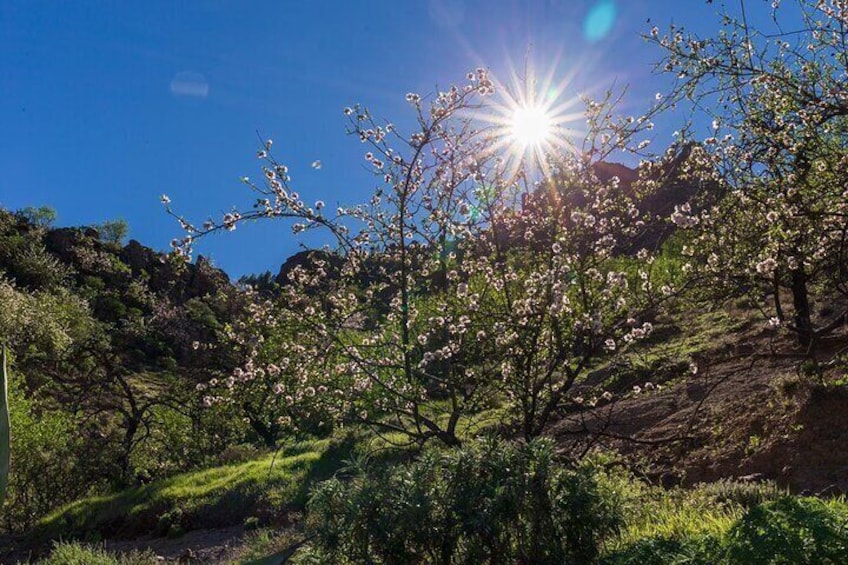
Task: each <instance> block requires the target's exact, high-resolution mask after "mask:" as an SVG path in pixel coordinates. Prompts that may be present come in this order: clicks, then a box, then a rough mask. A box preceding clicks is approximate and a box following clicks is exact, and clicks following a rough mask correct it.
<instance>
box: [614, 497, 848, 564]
mask: <svg viewBox="0 0 848 565" xmlns="http://www.w3.org/2000/svg"><path fill="white" fill-rule="evenodd" d="M726 486H727V485H724V486H723V487H720V488H721V489H724V488H726ZM703 492H704V489H703V488H701V489H698V490H696V491H693V492H692V493H690V494H689V495H687V496H686V500H688V504H689V505H690V506H691V507H692V508H696V507H698V506H700V505H701V503H702V499H701V494H703ZM737 493H738V491H737ZM768 496H771V494H770V493H768ZM742 500H743V501H744V502H750V501H751V500H752V499H751V498H750V497H749V496H743V497H742ZM699 501H700V502H699ZM665 504H667V501H665V502H663V503H661V506H662V505H665ZM714 504H715V502H713V503H712V510H710V509H709V508H710V506H708V507H707V510H706V511H705V513H704V514H703V517H704V518H707V517H709V516H710V515H711V514H714V513H715V506H714ZM658 508H659V507H658V506H655V505H653V506H652V509H653V510H654V511H656V510H657V509H658ZM669 517H670V516H669V514H668V513H665V512H662V511H660V512H658V513H655V516H654V521H655V524H656V525H657V528H656V529H655V530H654V531H653V532H652V533H649V532H647V531H643V532H642V534H641V535H639V536H637V537H635V538H633V539H632V541H631V542H629V543H627V544H623V546H619V548H618V549H615V550H613V551H610V552H609V553H608V554H607V555H606V556H605V557H604V559H603V563H605V564H609V565H613V564H614V565H653V564H656V565H665V564H683V563H701V564H707V563H723V564H728V565H760V564H761V565H790V564H792V565H795V564H799V565H802V564H810V565H812V564H825V565H826V564H832V565H836V564H838V563H844V562H845V556H846V555H848V531H846V524H848V505H846V504H845V502H844V500H831V501H823V500H820V499H817V498H798V497H792V496H780V497H779V498H777V499H776V500H771V501H769V502H765V503H762V504H757V505H755V506H753V507H751V508H750V509H749V510H748V511H747V512H745V513H744V514H742V515H739V516H738V518H736V519H734V520H733V521H730V522H728V521H726V520H724V521H722V522H721V523H719V524H717V525H718V526H719V527H714V528H710V529H709V530H705V529H704V528H703V527H702V525H701V524H700V523H699V521H698V518H697V517H693V518H692V519H691V520H690V521H689V522H688V524H686V525H684V527H677V528H675V531H674V532H672V531H669V530H668V528H665V527H663V523H666V522H668V520H669Z"/></svg>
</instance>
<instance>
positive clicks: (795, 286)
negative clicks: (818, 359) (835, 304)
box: [792, 269, 815, 347]
mask: <svg viewBox="0 0 848 565" xmlns="http://www.w3.org/2000/svg"><path fill="white" fill-rule="evenodd" d="M792 303H793V305H794V306H795V329H796V331H797V332H798V342H799V343H800V344H801V345H803V346H804V347H809V346H811V345H812V344H813V339H814V338H815V332H814V331H813V321H812V314H811V312H810V300H809V296H808V295H807V274H806V273H805V272H804V271H803V269H797V270H795V271H792Z"/></svg>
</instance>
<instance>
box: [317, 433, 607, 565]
mask: <svg viewBox="0 0 848 565" xmlns="http://www.w3.org/2000/svg"><path fill="white" fill-rule="evenodd" d="M309 511H310V515H309V524H310V527H311V528H313V530H314V533H315V534H316V536H317V537H316V543H315V547H314V548H313V551H314V554H315V557H317V558H318V560H319V561H324V562H329V563H348V562H353V563H360V562H372V563H422V562H426V563H444V564H453V563H484V562H499V563H502V562H518V563H564V562H576V563H590V562H593V561H595V560H596V559H597V557H598V555H599V551H600V547H601V544H602V542H603V541H604V539H605V538H607V537H608V536H610V535H611V534H613V533H614V532H616V531H617V529H618V528H619V527H620V525H621V513H620V509H619V505H618V504H617V501H616V500H615V497H614V495H611V494H610V493H608V492H605V491H604V489H603V488H602V486H601V485H600V483H599V481H598V480H597V473H596V471H595V469H594V468H593V467H591V466H589V465H583V466H580V467H577V468H565V467H563V466H561V465H559V464H557V462H556V460H555V454H554V449H553V444H552V443H550V442H548V441H534V442H531V443H529V444H519V445H516V444H510V443H504V442H495V441H484V442H479V443H476V444H473V445H471V446H469V447H464V448H462V449H457V450H452V451H450V452H447V453H440V452H428V453H425V454H424V455H423V456H422V457H421V458H420V459H419V460H417V461H416V462H413V463H411V464H407V465H401V466H394V467H390V468H384V469H379V470H375V471H374V472H372V473H370V474H361V475H358V476H356V477H354V478H353V479H351V480H350V481H348V482H344V481H342V480H340V479H332V480H329V481H326V482H324V483H322V484H321V485H319V487H318V488H317V489H316V490H315V491H314V493H313V495H312V498H311V500H310V503H309Z"/></svg>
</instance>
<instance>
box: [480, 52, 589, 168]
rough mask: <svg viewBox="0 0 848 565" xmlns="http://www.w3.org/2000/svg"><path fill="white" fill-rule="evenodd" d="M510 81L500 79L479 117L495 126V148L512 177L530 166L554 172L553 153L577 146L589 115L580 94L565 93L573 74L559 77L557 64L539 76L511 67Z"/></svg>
mask: <svg viewBox="0 0 848 565" xmlns="http://www.w3.org/2000/svg"><path fill="white" fill-rule="evenodd" d="M509 74H510V78H509V82H507V83H501V82H499V81H497V80H496V81H495V91H496V94H495V96H494V98H493V99H492V100H491V102H490V103H489V105H488V106H487V111H486V112H485V113H484V114H483V115H480V116H478V117H480V118H481V119H482V120H483V121H485V122H487V123H489V124H490V125H491V126H492V135H493V136H494V138H495V139H496V142H495V144H494V146H493V148H492V150H493V151H495V152H497V153H498V154H500V155H502V156H503V157H504V162H505V163H506V167H507V169H506V173H507V175H508V178H510V179H511V180H514V179H516V178H517V177H519V176H522V174H524V175H526V174H527V173H529V172H530V171H535V172H537V173H541V174H543V175H548V174H550V173H551V170H550V167H551V165H550V162H551V158H552V157H553V158H556V157H558V156H561V155H563V154H564V153H566V152H571V151H574V150H575V147H574V140H575V139H576V137H577V136H578V135H579V133H580V132H579V124H580V123H581V122H582V121H583V120H584V119H585V112H584V110H583V109H582V108H581V107H580V106H581V101H580V99H579V98H578V97H577V96H574V97H567V98H566V97H563V92H564V91H565V90H566V88H567V87H568V86H569V85H570V83H571V81H572V79H573V78H574V73H571V74H569V75H568V76H567V77H566V78H564V79H563V80H561V81H559V82H555V80H554V76H555V74H556V73H555V69H554V68H551V69H550V70H549V71H548V72H547V74H546V75H545V76H544V78H542V79H541V80H540V79H537V78H536V74H535V72H534V70H533V69H532V68H530V67H528V68H526V69H525V70H524V71H523V72H522V73H518V72H516V71H515V70H511V71H510V73H509Z"/></svg>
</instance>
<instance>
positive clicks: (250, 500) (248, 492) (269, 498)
mask: <svg viewBox="0 0 848 565" xmlns="http://www.w3.org/2000/svg"><path fill="white" fill-rule="evenodd" d="M351 447H352V444H351V441H349V440H348V441H345V440H333V441H331V440H327V439H325V440H314V441H305V442H301V443H297V444H294V445H291V446H289V447H287V448H284V449H283V450H282V452H281V453H279V454H278V455H277V456H276V459H275V458H274V456H273V455H266V456H264V457H262V458H260V459H257V460H253V461H248V462H244V463H237V464H232V465H227V466H224V467H216V468H212V469H206V470H202V471H196V472H191V473H185V474H182V475H177V476H174V477H171V478H168V479H164V480H161V481H156V482H154V483H151V484H149V485H144V486H139V487H135V488H131V489H128V490H125V491H122V492H119V493H115V494H111V495H106V496H97V497H91V498H86V499H82V500H78V501H76V502H73V503H71V504H70V505H67V506H65V507H63V508H60V509H59V510H57V511H55V512H53V513H52V514H50V515H48V516H47V517H45V518H44V519H42V520H40V521H39V523H38V524H37V525H36V527H35V528H34V529H33V531H32V533H31V536H30V540H31V541H32V542H33V543H34V544H42V543H44V542H45V541H47V540H54V539H59V538H60V537H61V538H82V539H87V540H95V541H96V540H97V539H101V538H103V537H107V536H109V537H130V536H134V535H139V534H145V533H149V532H157V533H160V534H169V535H178V534H179V533H181V532H182V531H187V530H191V529H197V528H208V527H222V526H230V525H233V524H239V523H243V521H244V520H245V519H247V518H249V517H256V518H258V519H259V522H260V523H263V522H271V521H273V520H274V519H275V518H277V517H279V516H281V515H283V514H285V512H286V511H287V510H288V509H299V508H302V507H303V505H304V504H305V502H306V498H307V495H308V491H309V488H310V487H311V485H312V484H314V483H315V482H316V481H320V480H323V479H326V478H329V477H330V476H332V474H333V473H334V472H335V471H336V470H337V469H338V468H339V467H340V466H341V465H342V461H343V460H344V459H345V458H347V457H348V456H349V455H350V453H351ZM272 461H273V467H272Z"/></svg>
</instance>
